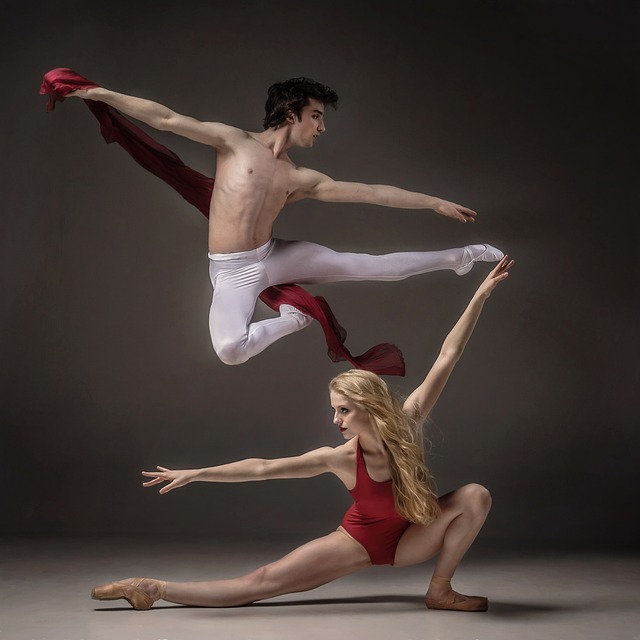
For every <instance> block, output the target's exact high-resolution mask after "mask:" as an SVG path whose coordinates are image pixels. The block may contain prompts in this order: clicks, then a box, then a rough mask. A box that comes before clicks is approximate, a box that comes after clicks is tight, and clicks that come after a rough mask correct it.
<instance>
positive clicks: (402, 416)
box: [91, 257, 513, 611]
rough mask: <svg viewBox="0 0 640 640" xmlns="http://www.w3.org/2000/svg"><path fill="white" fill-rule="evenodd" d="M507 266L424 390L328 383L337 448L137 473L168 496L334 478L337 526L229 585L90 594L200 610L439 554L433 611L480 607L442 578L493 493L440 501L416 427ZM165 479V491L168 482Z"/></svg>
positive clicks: (138, 581)
mask: <svg viewBox="0 0 640 640" xmlns="http://www.w3.org/2000/svg"><path fill="white" fill-rule="evenodd" d="M512 265H513V261H511V262H509V260H508V257H505V258H504V259H503V260H501V261H500V263H499V264H498V266H497V267H496V268H495V269H494V270H493V271H491V273H490V274H489V275H488V277H487V278H486V279H485V280H484V281H483V282H482V284H481V285H480V287H479V288H478V290H477V291H476V293H475V295H474V296H473V298H472V299H471V302H470V303H469V305H468V307H467V308H466V310H465V311H464V313H463V314H462V316H461V317H460V319H459V320H458V322H457V323H456V325H455V326H454V328H453V329H452V330H451V332H450V333H449V335H448V336H447V338H446V340H445V341H444V343H443V345H442V349H441V351H440V354H439V356H438V358H437V360H436V361H435V363H434V365H433V366H432V367H431V370H430V371H429V373H428V374H427V376H426V378H425V379H424V381H423V382H422V384H421V385H420V386H419V387H418V388H417V389H416V390H415V391H413V393H411V395H409V397H408V398H407V399H406V401H405V402H404V404H401V403H400V402H399V401H398V400H397V399H396V398H395V397H394V396H393V395H391V393H390V392H389V390H388V388H387V385H386V383H385V382H384V381H383V380H382V379H381V378H379V377H378V376H376V375H375V374H373V373H370V372H367V371H362V370H357V369H353V370H351V371H347V372H345V373H342V374H340V375H338V376H336V377H335V378H334V379H333V380H332V381H331V383H330V385H329V390H330V397H331V406H332V407H333V410H334V418H333V422H334V424H335V425H336V426H337V427H338V429H339V430H340V432H341V433H342V435H343V437H344V438H345V439H346V440H347V442H346V443H345V444H342V445H340V446H337V447H333V448H332V447H322V448H320V449H315V450H314V451H309V452H308V453H305V454H303V455H301V456H296V457H293V458H281V459H277V460H263V459H257V458H252V459H247V460H241V461H239V462H232V463H230V464H224V465H220V466H216V467H210V468H206V469H188V470H171V469H167V468H165V467H158V468H157V471H143V472H142V474H143V475H144V476H146V477H148V478H151V479H150V480H148V481H147V482H145V483H144V486H145V487H152V486H155V485H160V484H161V485H163V486H162V488H161V489H160V493H163V494H164V493H167V492H169V491H172V490H174V489H177V488H178V487H183V486H185V485H187V484H189V483H190V482H195V481H201V482H249V481H255V480H270V479H275V478H309V477H313V476H318V475H320V474H322V473H333V474H335V475H336V476H338V478H340V480H342V482H343V483H344V485H345V486H346V488H347V489H348V491H349V492H350V493H351V495H352V496H353V498H354V504H353V505H352V507H351V508H350V509H349V510H348V511H347V513H346V515H345V517H344V519H343V521H342V524H341V525H340V526H339V527H338V529H337V530H336V531H334V532H332V533H330V534H328V535H326V536H324V537H322V538H318V539H316V540H312V541H311V542H308V543H307V544H304V545H302V546H301V547H299V548H297V549H295V550H294V551H292V552H291V553H289V554H288V555H286V556H285V557H284V558H281V559H280V560H277V561H275V562H272V563H271V564H268V565H266V566H263V567H260V568H259V569H256V570H255V571H253V572H252V573H249V574H248V575H245V576H242V577H239V578H235V579H232V580H212V581H206V582H165V581H161V580H155V579H150V578H129V579H127V580H122V581H120V582H114V583H111V584H108V585H104V586H101V587H95V588H94V589H93V591H92V593H91V596H92V597H93V598H94V599H97V600H115V599H119V598H124V599H126V600H127V601H128V602H129V603H130V604H131V606H133V607H134V608H135V609H149V608H150V607H151V606H152V605H153V603H154V602H156V601H157V600H166V601H168V602H174V603H178V604H185V605H195V606H202V607H228V606H237V605H244V604H249V603H252V602H255V601H257V600H264V599H265V598H272V597H274V596H279V595H282V594H285V593H293V592H299V591H307V590H309V589H314V588H316V587H319V586H321V585H323V584H326V583H328V582H331V581H332V580H335V579H336V578H340V577H341V576H345V575H348V574H350V573H354V572H356V571H360V570H361V569H365V568H367V567H369V566H371V565H372V564H391V565H396V566H407V565H412V564H417V563H420V562H425V561H426V560H429V559H431V558H433V557H434V556H436V555H437V556H438V559H437V561H436V566H435V570H434V574H433V577H432V578H431V582H430V584H429V588H428V590H427V593H426V596H425V603H426V605H427V607H429V608H430V609H445V610H451V611H486V610H487V604H488V603H487V598H485V597H481V596H466V595H462V594H460V593H457V592H456V591H454V590H453V589H452V588H451V578H452V577H453V574H454V572H455V571H456V569H457V567H458V565H459V564H460V561H461V560H462V558H463V556H464V554H465V553H466V551H467V549H469V547H470V545H471V543H472V542H473V540H474V539H475V537H476V535H477V534H478V532H479V531H480V528H481V527H482V525H483V523H484V521H485V518H486V516H487V513H488V512H489V508H490V505H491V497H490V495H489V492H488V491H487V489H485V488H484V487H482V486H481V485H478V484H469V485H466V486H464V487H461V488H460V489H456V490H455V491H452V492H451V493H448V494H446V495H444V496H442V497H440V498H438V497H437V496H436V494H435V493H434V491H433V489H432V486H431V476H430V473H429V470H428V469H427V467H426V465H425V461H424V453H423V439H422V429H421V425H422V424H423V423H424V421H425V419H426V418H427V416H428V415H429V413H430V411H431V410H432V409H433V406H434V405H435V403H436V401H437V400H438V398H439V397H440V394H441V393H442V390H443V389H444V386H445V384H446V383H447V380H448V379H449V376H450V375H451V372H452V371H453V368H454V367H455V365H456V363H457V361H458V360H459V359H460V356H461V355H462V352H463V350H464V348H465V345H466V344H467V342H468V340H469V338H470V336H471V333H472V332H473V329H474V327H475V324H476V321H477V320H478V317H479V316H480V312H481V311H482V307H483V305H484V303H485V301H486V300H487V298H488V297H489V296H490V294H491V292H492V291H493V289H494V288H495V287H496V286H497V284H498V283H500V282H502V281H503V280H504V279H505V278H507V276H508V275H509V274H508V270H509V268H510V267H511V266H512ZM165 483H166V484H165Z"/></svg>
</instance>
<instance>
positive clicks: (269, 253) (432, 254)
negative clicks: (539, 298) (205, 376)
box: [209, 238, 485, 364]
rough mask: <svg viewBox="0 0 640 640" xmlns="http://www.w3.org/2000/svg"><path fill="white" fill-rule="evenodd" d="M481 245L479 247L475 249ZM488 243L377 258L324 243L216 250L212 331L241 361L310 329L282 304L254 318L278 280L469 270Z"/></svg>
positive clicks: (221, 348)
mask: <svg viewBox="0 0 640 640" xmlns="http://www.w3.org/2000/svg"><path fill="white" fill-rule="evenodd" d="M475 247H478V248H480V247H481V249H478V250H476V251H473V249H474V248H475ZM484 249H485V247H484V245H471V246H470V247H462V248H459V249H447V250H445V251H416V252H403V253H388V254H385V255H380V256H371V255H368V254H366V253H338V252H337V251H333V250H332V249H328V248H327V247H323V246H321V245H319V244H314V243H311V242H303V241H288V240H279V239H275V238H274V239H272V240H270V241H269V242H267V243H266V244H264V245H262V246H261V247H258V248H257V249H252V250H250V251H240V252H237V253H210V254H209V259H210V263H209V275H210V276H211V284H212V285H213V301H212V303H211V312H210V314H209V329H210V331H211V340H212V342H213V348H214V349H215V352H216V353H217V354H218V356H219V358H220V360H222V362H224V363H226V364H241V363H243V362H246V361H247V360H248V359H249V358H252V357H253V356H255V355H256V354H258V353H260V352H261V351H263V350H264V349H266V348H267V347H268V346H269V345H270V344H272V343H273V342H275V341H276V340H279V339H280V338H282V337H283V336H286V335H288V334H290V333H293V332H295V331H299V330H300V329H303V328H304V327H306V326H307V325H308V324H309V323H310V322H311V319H310V318H309V317H308V316H306V315H304V314H302V313H297V312H295V310H294V309H292V308H290V307H288V308H281V315H280V316H278V317H276V318H269V319H267V320H262V321H260V322H251V317H252V316H253V312H254V309H255V305H256V301H257V299H258V296H259V295H260V293H261V292H262V291H263V290H264V289H266V288H267V287H270V286H272V285H276V284H287V283H297V284H317V283H320V282H339V281H346V280H388V281H391V280H402V279H404V278H408V277H409V276H413V275H417V274H419V273H427V272H429V271H438V270H440V269H454V270H464V269H465V265H467V264H469V263H470V262H471V261H472V260H474V259H476V258H477V255H476V254H478V252H481V251H483V250H484Z"/></svg>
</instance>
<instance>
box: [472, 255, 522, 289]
mask: <svg viewBox="0 0 640 640" xmlns="http://www.w3.org/2000/svg"><path fill="white" fill-rule="evenodd" d="M515 263H516V261H515V260H511V261H510V260H509V256H505V257H504V258H502V260H500V262H498V264H497V265H496V267H495V269H493V271H491V272H490V273H489V275H488V276H487V277H486V278H485V280H484V282H483V283H482V284H481V285H480V286H479V287H478V291H477V292H476V295H479V296H482V297H484V298H488V297H489V296H490V295H491V292H492V291H493V290H494V289H495V288H496V286H497V285H498V283H499V282H502V281H503V280H506V279H507V278H508V277H509V269H511V267H512V266H513V265H514V264H515Z"/></svg>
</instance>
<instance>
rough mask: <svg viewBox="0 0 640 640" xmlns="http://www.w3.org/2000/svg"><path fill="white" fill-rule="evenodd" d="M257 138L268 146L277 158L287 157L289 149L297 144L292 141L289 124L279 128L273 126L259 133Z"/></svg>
mask: <svg viewBox="0 0 640 640" xmlns="http://www.w3.org/2000/svg"><path fill="white" fill-rule="evenodd" d="M256 138H257V139H258V140H259V141H260V142H261V143H262V144H263V145H264V146H265V147H268V148H269V149H270V150H271V151H272V153H273V155H274V156H275V157H276V158H284V157H286V156H287V152H288V151H289V149H291V148H292V147H293V146H295V145H294V144H293V143H292V142H291V132H290V129H289V127H287V126H283V127H278V128H277V129H276V128H274V127H271V128H269V129H267V130H266V131H261V132H260V133H257V134H256Z"/></svg>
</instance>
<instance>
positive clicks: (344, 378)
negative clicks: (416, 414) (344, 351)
mask: <svg viewBox="0 0 640 640" xmlns="http://www.w3.org/2000/svg"><path fill="white" fill-rule="evenodd" d="M329 389H330V390H331V391H334V392H336V393H340V394H342V395H344V396H346V397H347V398H349V400H351V401H352V402H353V403H354V404H355V405H357V406H358V407H359V408H360V409H362V410H364V411H366V412H367V413H368V414H369V415H370V416H371V417H372V418H373V421H374V423H375V425H376V427H377V428H378V431H379V433H380V436H381V437H382V440H383V442H384V445H385V448H386V450H387V454H388V458H389V466H390V468H391V480H392V486H393V496H394V500H395V505H396V511H397V512H398V513H399V514H400V515H401V516H402V517H403V518H406V519H407V520H411V522H418V523H420V524H429V523H430V522H433V520H435V518H437V517H438V515H439V514H440V507H439V506H438V497H437V496H436V494H435V492H434V490H433V478H432V476H431V473H430V472H429V469H428V468H427V465H426V464H425V459H424V443H423V435H422V424H417V423H416V421H415V420H412V419H411V418H409V416H407V414H406V413H405V412H404V411H403V410H402V404H401V403H400V401H399V400H398V399H397V398H396V397H395V396H394V395H393V394H392V393H391V392H390V391H389V387H388V386H387V383H386V382H385V381H384V380H383V379H382V378H380V377H379V376H377V375H376V374H375V373H370V372H369V371H362V370H360V369H351V370H350V371H345V372H344V373H341V374H340V375H338V376H336V377H335V378H334V379H333V380H332V381H331V382H330V383H329Z"/></svg>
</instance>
